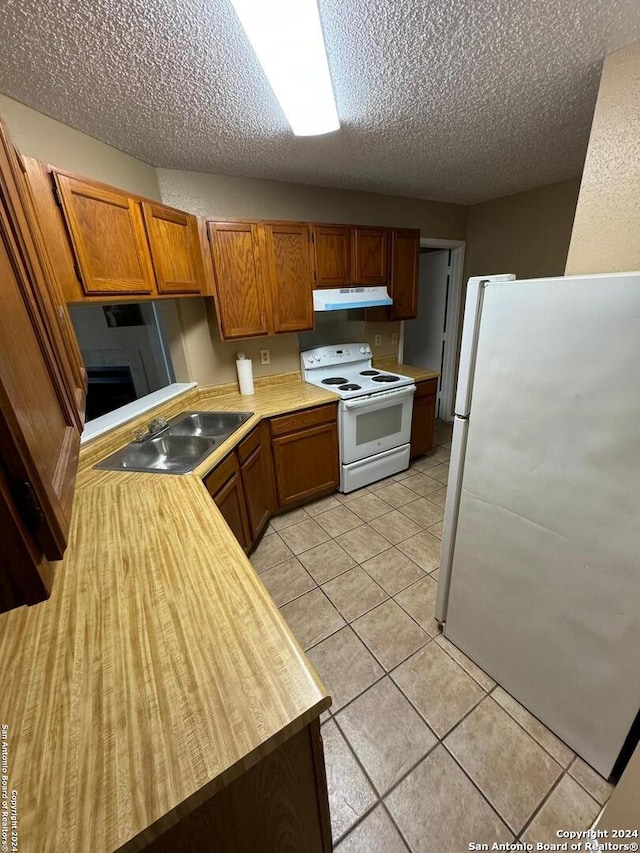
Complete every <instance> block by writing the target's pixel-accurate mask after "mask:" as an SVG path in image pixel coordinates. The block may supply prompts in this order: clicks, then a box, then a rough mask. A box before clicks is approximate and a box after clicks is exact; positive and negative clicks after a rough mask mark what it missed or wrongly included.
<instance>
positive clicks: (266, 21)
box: [231, 0, 340, 136]
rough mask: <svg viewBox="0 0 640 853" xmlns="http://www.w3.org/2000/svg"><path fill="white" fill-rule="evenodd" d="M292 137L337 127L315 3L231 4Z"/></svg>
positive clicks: (255, 0)
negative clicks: (285, 118)
mask: <svg viewBox="0 0 640 853" xmlns="http://www.w3.org/2000/svg"><path fill="white" fill-rule="evenodd" d="M231 3H232V5H233V7H234V9H235V10H236V13H237V15H238V18H239V19H240V23H241V24H242V26H243V27H244V29H245V32H246V34H247V36H248V38H249V41H250V42H251V46H252V47H253V49H254V51H255V53H256V56H257V57H258V59H259V61H260V65H262V69H263V71H264V73H265V74H266V76H267V80H268V81H269V83H270V85H271V88H272V89H273V91H274V93H275V96H276V98H277V99H278V101H279V103H280V106H281V107H282V110H283V112H284V114H285V116H286V117H287V121H288V122H289V124H290V125H291V129H292V130H293V132H294V133H295V134H296V136H316V135H318V134H320V133H330V132H331V131H332V130H337V129H338V128H339V127H340V121H339V119H338V113H337V111H336V103H335V99H334V97H333V89H332V87H331V76H330V74H329V65H328V63H327V53H326V50H325V46H324V38H323V36H322V27H321V25H320V15H319V14H318V6H317V2H316V0H231Z"/></svg>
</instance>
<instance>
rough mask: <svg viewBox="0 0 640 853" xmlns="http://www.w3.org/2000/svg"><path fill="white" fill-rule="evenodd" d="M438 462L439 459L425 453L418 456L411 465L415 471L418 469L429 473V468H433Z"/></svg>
mask: <svg viewBox="0 0 640 853" xmlns="http://www.w3.org/2000/svg"><path fill="white" fill-rule="evenodd" d="M439 464H440V460H439V459H434V458H433V457H432V456H431V454H430V453H426V454H425V455H424V456H420V458H419V459H416V461H415V462H414V463H413V467H414V469H415V470H416V471H420V472H422V473H425V472H426V473H427V474H428V473H429V468H434V467H435V466H436V465H439Z"/></svg>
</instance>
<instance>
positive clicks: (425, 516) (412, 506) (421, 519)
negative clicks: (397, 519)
mask: <svg viewBox="0 0 640 853" xmlns="http://www.w3.org/2000/svg"><path fill="white" fill-rule="evenodd" d="M400 512H401V513H402V514H403V515H406V516H407V518H410V519H411V520H412V521H415V522H416V524H419V525H420V527H431V525H432V524H436V523H437V522H439V521H442V519H443V518H444V509H443V508H442V507H440V506H436V504H434V503H432V502H431V501H430V500H427V498H418V499H417V500H415V501H411V503H408V504H405V505H404V506H402V507H400Z"/></svg>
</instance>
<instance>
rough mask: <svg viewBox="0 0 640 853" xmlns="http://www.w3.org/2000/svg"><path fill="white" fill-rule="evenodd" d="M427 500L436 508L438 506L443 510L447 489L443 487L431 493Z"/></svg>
mask: <svg viewBox="0 0 640 853" xmlns="http://www.w3.org/2000/svg"><path fill="white" fill-rule="evenodd" d="M429 500H430V501H431V503H434V504H435V505H436V506H440V507H442V508H443V509H444V505H445V502H446V500H447V487H446V486H443V487H442V488H441V489H438V491H437V492H431V494H430V495H429Z"/></svg>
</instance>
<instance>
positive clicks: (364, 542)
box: [336, 524, 389, 563]
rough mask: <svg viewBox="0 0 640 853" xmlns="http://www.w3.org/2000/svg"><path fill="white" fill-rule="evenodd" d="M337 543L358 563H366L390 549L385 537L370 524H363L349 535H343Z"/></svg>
mask: <svg viewBox="0 0 640 853" xmlns="http://www.w3.org/2000/svg"><path fill="white" fill-rule="evenodd" d="M336 542H337V543H338V544H339V545H341V546H342V547H343V548H344V550H345V551H346V552H347V553H348V554H351V556H352V557H353V559H354V560H355V561H356V563H364V561H365V560H368V559H370V558H371V557H375V556H376V554H380V553H381V552H382V551H386V550H387V548H388V547H389V543H388V542H387V540H386V539H385V538H384V536H381V535H380V534H379V533H378V531H377V530H374V529H373V527H369V525H368V524H362V525H361V526H360V527H356V528H355V529H354V530H350V531H349V532H348V533H343V534H341V535H340V536H338V538H337V539H336Z"/></svg>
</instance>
